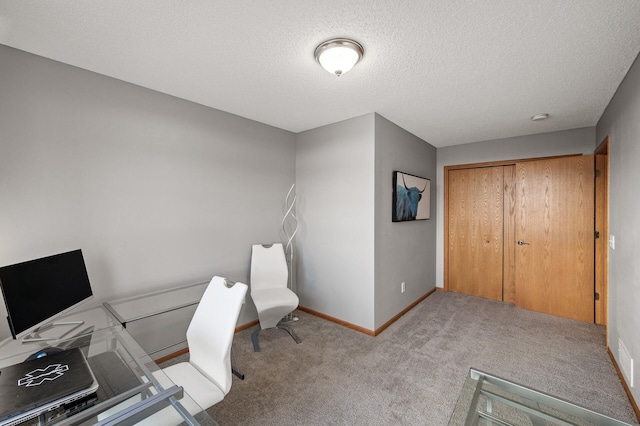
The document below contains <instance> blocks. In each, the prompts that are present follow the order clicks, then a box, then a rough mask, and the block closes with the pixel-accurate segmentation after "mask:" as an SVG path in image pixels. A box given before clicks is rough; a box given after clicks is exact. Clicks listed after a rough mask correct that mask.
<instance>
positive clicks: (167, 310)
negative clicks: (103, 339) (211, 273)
mask: <svg viewBox="0 0 640 426" xmlns="http://www.w3.org/2000/svg"><path fill="white" fill-rule="evenodd" d="M208 285H209V281H203V282H198V283H195V284H189V285H184V286H179V287H174V288H171V289H167V290H160V291H156V292H152V293H145V294H142V295H138V296H132V297H127V298H124V299H118V300H114V301H110V302H105V303H104V307H105V308H106V309H107V310H109V312H110V313H111V314H112V315H113V316H114V317H115V318H116V319H117V320H118V321H119V323H120V324H122V325H123V326H124V327H125V328H126V329H127V331H128V332H129V333H130V334H131V335H132V336H133V337H134V338H135V339H136V341H137V342H138V343H139V344H140V346H142V348H143V349H144V350H145V351H146V352H147V353H148V354H149V355H150V356H151V357H153V358H154V359H158V358H161V357H163V356H165V355H169V354H173V353H175V352H177V351H179V350H181V349H184V348H185V347H186V342H187V341H186V334H187V328H188V326H189V323H190V322H191V319H192V318H193V314H194V312H195V310H196V307H197V306H198V303H199V302H200V299H201V298H202V295H203V294H204V291H205V290H206V289H207V286H208ZM160 316H161V317H160ZM158 323H160V324H162V326H161V327H159V326H158Z"/></svg>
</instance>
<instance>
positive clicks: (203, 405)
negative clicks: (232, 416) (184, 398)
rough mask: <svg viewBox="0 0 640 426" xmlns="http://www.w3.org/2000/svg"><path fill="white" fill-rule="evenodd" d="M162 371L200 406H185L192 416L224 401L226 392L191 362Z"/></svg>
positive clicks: (171, 366)
mask: <svg viewBox="0 0 640 426" xmlns="http://www.w3.org/2000/svg"><path fill="white" fill-rule="evenodd" d="M162 371H164V372H165V374H166V375H167V376H169V378H170V379H171V381H172V382H173V383H177V384H178V385H180V386H182V387H183V388H184V390H185V391H186V392H187V393H188V394H189V396H190V397H191V399H193V400H194V401H195V402H196V403H197V404H198V405H199V407H197V406H193V404H184V405H185V407H184V408H186V409H187V411H188V412H189V413H191V414H196V413H198V412H200V411H201V410H206V409H207V408H209V407H211V406H213V405H215V404H217V403H218V402H220V401H222V400H223V399H224V392H222V390H220V388H218V387H217V386H216V385H215V384H214V383H213V382H212V381H211V380H208V379H207V378H206V376H204V375H203V374H202V373H201V372H200V371H199V370H198V369H197V368H196V367H194V366H193V364H191V363H189V362H181V363H178V364H174V365H170V366H169V367H166V368H163V369H162Z"/></svg>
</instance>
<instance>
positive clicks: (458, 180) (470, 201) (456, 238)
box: [447, 166, 504, 300]
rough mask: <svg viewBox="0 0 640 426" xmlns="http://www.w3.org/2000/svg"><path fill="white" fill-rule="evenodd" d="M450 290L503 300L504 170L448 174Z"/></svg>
mask: <svg viewBox="0 0 640 426" xmlns="http://www.w3.org/2000/svg"><path fill="white" fill-rule="evenodd" d="M447 178H448V191H447V192H448V213H447V214H448V247H447V249H448V252H447V262H448V285H449V290H451V291H454V292H458V293H465V294H470V295H473V296H480V297H484V298H487V299H494V300H502V268H503V264H502V262H503V220H504V219H503V203H504V201H503V190H504V176H503V167H501V166H498V167H482V168H473V169H459V170H449V171H448V176H447Z"/></svg>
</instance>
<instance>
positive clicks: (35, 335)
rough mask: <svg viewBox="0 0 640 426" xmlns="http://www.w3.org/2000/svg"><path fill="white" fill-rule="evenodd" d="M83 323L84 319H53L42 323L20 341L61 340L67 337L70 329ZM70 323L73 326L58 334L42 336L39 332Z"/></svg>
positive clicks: (72, 329) (74, 328) (73, 329)
mask: <svg viewBox="0 0 640 426" xmlns="http://www.w3.org/2000/svg"><path fill="white" fill-rule="evenodd" d="M82 324H84V321H54V322H50V323H48V324H45V325H42V326H40V327H38V328H36V329H35V330H33V331H31V332H30V333H29V334H27V335H26V336H24V337H23V338H22V343H32V342H46V341H48V340H61V339H64V338H65V337H67V336H68V335H69V334H70V333H71V332H72V331H75V330H76V329H77V328H78V327H80V326H81V325H82ZM64 325H70V326H73V327H71V328H70V329H68V330H67V331H65V332H64V333H62V334H61V335H60V336H52V337H42V336H41V335H40V332H43V331H47V330H51V329H52V328H54V327H59V326H64Z"/></svg>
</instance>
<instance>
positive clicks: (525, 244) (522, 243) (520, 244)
mask: <svg viewBox="0 0 640 426" xmlns="http://www.w3.org/2000/svg"><path fill="white" fill-rule="evenodd" d="M518 245H519V246H528V245H529V243H525V242H524V241H522V240H518Z"/></svg>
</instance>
